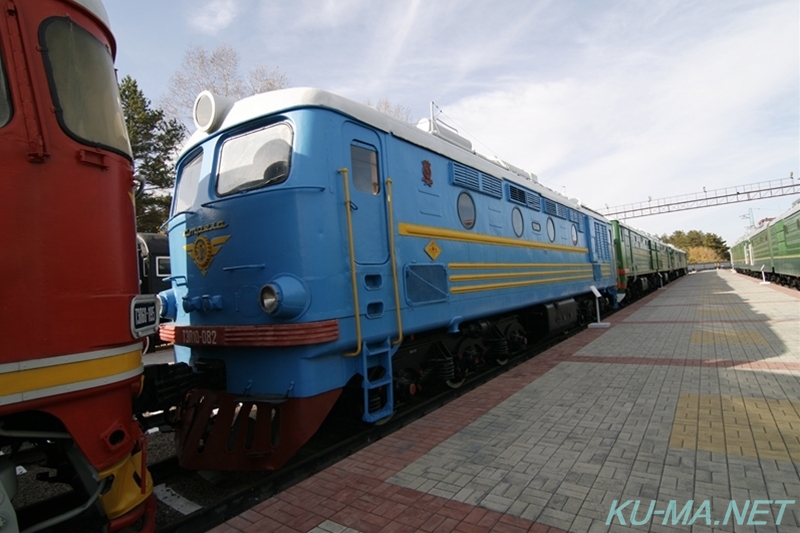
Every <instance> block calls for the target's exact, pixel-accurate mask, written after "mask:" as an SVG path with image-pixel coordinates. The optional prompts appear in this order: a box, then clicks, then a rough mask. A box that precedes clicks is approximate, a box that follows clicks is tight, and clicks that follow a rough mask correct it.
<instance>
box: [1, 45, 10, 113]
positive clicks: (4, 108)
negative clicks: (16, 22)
mask: <svg viewBox="0 0 800 533" xmlns="http://www.w3.org/2000/svg"><path fill="white" fill-rule="evenodd" d="M9 120H11V96H10V95H9V94H8V81H7V78H6V70H5V65H4V64H3V56H2V54H0V128H2V127H3V126H5V125H6V124H8V121H9Z"/></svg>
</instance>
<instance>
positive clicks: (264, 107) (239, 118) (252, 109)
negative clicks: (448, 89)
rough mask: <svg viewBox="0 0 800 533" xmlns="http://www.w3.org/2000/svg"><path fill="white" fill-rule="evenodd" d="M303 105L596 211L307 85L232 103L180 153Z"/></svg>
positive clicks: (505, 168) (578, 207)
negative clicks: (217, 123) (218, 120)
mask: <svg viewBox="0 0 800 533" xmlns="http://www.w3.org/2000/svg"><path fill="white" fill-rule="evenodd" d="M304 107H320V108H326V109H331V110H334V111H337V112H339V113H342V114H344V115H347V116H350V117H352V118H354V119H356V120H359V121H361V122H363V123H365V124H368V125H370V126H372V127H374V128H377V129H379V130H381V131H384V132H386V133H390V134H392V135H394V136H395V137H398V138H400V139H403V140H406V141H408V142H411V143H413V144H416V145H418V146H422V147H424V148H427V149H429V150H431V151H433V152H436V153H438V154H441V155H443V156H445V157H448V158H450V159H453V160H455V161H459V162H461V163H464V164H466V165H469V166H471V167H473V168H475V169H477V170H480V171H482V172H484V173H486V174H490V175H493V176H495V177H501V178H504V179H506V180H508V181H512V182H515V183H517V184H519V185H521V186H523V187H526V188H528V189H531V190H533V191H536V192H539V193H541V192H543V191H544V190H546V191H547V196H548V197H549V198H554V197H557V200H558V201H559V202H560V203H562V204H564V205H567V206H569V207H571V208H573V209H576V210H584V211H585V210H589V211H592V213H596V212H595V211H594V210H591V209H588V208H587V207H586V206H583V205H581V204H580V203H578V202H576V201H573V200H571V199H569V198H567V197H566V196H564V195H562V194H560V193H559V192H557V191H553V190H551V189H548V188H547V187H544V186H543V185H541V184H539V183H538V182H536V181H534V180H531V179H525V178H524V177H523V176H520V175H519V174H517V173H516V172H514V170H517V171H518V172H522V173H524V174H528V173H527V172H524V171H522V170H521V169H518V168H517V167H514V166H513V165H509V164H508V163H506V162H504V161H499V160H493V159H490V158H488V157H486V156H484V155H482V154H479V153H476V152H474V151H472V150H467V149H465V148H462V147H459V146H457V145H455V144H453V143H452V142H448V141H446V140H443V139H442V138H440V137H437V136H435V135H432V134H430V133H428V132H427V131H423V130H421V129H419V128H417V127H416V126H413V125H411V124H408V123H406V122H402V121H400V120H397V119H395V118H393V117H390V116H389V115H387V114H386V113H383V112H381V111H377V110H376V109H373V108H371V107H369V106H367V105H364V104H360V103H358V102H355V101H353V100H350V99H347V98H344V97H342V96H339V95H336V94H333V93H330V92H328V91H324V90H321V89H314V88H309V87H300V88H293V89H282V90H279V91H270V92H266V93H261V94H256V95H254V96H250V97H247V98H244V99H242V100H239V101H237V102H235V103H234V104H233V106H232V107H231V109H230V111H229V112H228V113H227V115H226V116H225V119H224V120H223V121H222V124H221V125H220V127H219V129H217V131H216V132H213V133H206V132H203V131H199V130H197V131H195V132H194V133H193V134H192V136H191V137H190V138H189V140H188V141H187V143H186V145H185V146H184V148H183V150H182V152H181V154H184V153H186V152H188V151H189V150H191V149H192V148H194V147H195V146H197V145H198V144H199V143H202V142H203V141H204V140H206V139H207V138H209V137H211V136H213V135H216V134H217V132H219V131H220V130H227V129H228V128H231V127H234V126H237V125H239V124H244V123H246V122H249V121H250V120H253V119H256V118H258V117H263V116H265V115H271V114H275V113H282V112H286V111H290V110H293V109H300V108H304ZM554 199H556V198H554Z"/></svg>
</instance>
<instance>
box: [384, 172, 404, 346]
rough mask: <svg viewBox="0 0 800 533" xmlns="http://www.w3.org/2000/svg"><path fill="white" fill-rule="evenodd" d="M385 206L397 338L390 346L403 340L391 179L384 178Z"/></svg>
mask: <svg viewBox="0 0 800 533" xmlns="http://www.w3.org/2000/svg"><path fill="white" fill-rule="evenodd" d="M386 206H387V211H388V215H389V254H390V255H389V259H390V260H391V261H392V280H393V282H394V306H395V312H396V313H397V339H396V340H393V341H392V346H397V345H398V344H400V343H401V342H403V316H402V313H401V312H400V288H399V286H398V283H397V261H396V260H395V255H394V209H393V204H392V180H391V179H387V180H386Z"/></svg>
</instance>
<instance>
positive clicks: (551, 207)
mask: <svg viewBox="0 0 800 533" xmlns="http://www.w3.org/2000/svg"><path fill="white" fill-rule="evenodd" d="M542 200H543V201H544V212H545V213H547V214H548V215H555V216H558V213H557V212H556V203H555V202H554V201H553V200H550V199H548V198H542Z"/></svg>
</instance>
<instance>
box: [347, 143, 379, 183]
mask: <svg viewBox="0 0 800 533" xmlns="http://www.w3.org/2000/svg"><path fill="white" fill-rule="evenodd" d="M350 159H351V160H352V163H353V186H355V188H356V190H358V191H361V192H365V193H368V194H378V193H380V192H381V184H380V181H379V179H378V176H379V174H378V152H377V150H375V149H374V148H372V147H371V146H369V147H367V146H365V145H355V144H351V145H350Z"/></svg>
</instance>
